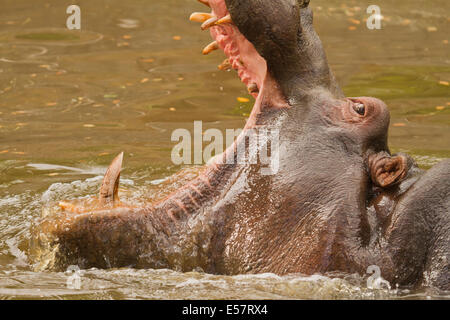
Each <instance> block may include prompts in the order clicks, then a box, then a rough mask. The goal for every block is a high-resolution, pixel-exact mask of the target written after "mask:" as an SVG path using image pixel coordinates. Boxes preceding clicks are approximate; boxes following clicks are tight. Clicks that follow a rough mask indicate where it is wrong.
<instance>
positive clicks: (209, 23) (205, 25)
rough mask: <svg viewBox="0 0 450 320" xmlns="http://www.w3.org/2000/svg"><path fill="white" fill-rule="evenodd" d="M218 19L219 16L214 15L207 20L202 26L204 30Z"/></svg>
mask: <svg viewBox="0 0 450 320" xmlns="http://www.w3.org/2000/svg"><path fill="white" fill-rule="evenodd" d="M217 20H219V18H217V17H216V16H213V17H212V18H211V19H208V20H206V21H205V22H203V24H202V26H201V28H202V30H206V29H209V28H211V27H212V26H214V25H215V24H216V22H217Z"/></svg>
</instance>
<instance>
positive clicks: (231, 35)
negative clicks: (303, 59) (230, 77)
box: [189, 0, 267, 98]
mask: <svg viewBox="0 0 450 320" xmlns="http://www.w3.org/2000/svg"><path fill="white" fill-rule="evenodd" d="M199 1H200V2H201V3H203V4H204V5H206V6H208V7H210V8H211V10H212V11H211V12H210V13H208V12H194V13H192V14H191V15H190V17H189V20H191V21H194V22H199V23H201V29H202V30H208V29H209V30H210V32H211V36H212V37H213V39H214V40H215V41H213V42H211V43H210V44H208V45H207V46H206V47H205V48H204V49H203V50H202V53H203V54H204V55H207V54H210V53H211V52H213V51H215V50H217V49H222V50H223V51H224V53H225V55H226V56H227V59H225V60H224V61H223V62H222V63H221V64H220V65H218V69H219V70H224V71H229V70H231V69H234V70H236V71H237V73H238V76H239V78H240V80H241V81H242V82H243V83H244V84H245V85H246V87H247V90H248V92H249V94H251V95H252V96H253V97H254V98H257V97H258V95H259V93H260V90H261V88H262V85H263V81H264V79H265V75H266V71H267V70H266V62H265V60H264V59H263V58H262V57H261V56H260V55H259V54H258V53H257V52H256V50H255V49H254V47H253V45H252V44H251V43H250V42H249V41H248V40H247V39H246V38H245V37H244V36H243V35H242V34H241V33H240V32H239V29H238V28H237V26H236V25H235V24H234V23H233V20H232V17H231V14H230V13H229V12H228V10H227V8H226V4H225V1H223V0H214V1H213V0H199Z"/></svg>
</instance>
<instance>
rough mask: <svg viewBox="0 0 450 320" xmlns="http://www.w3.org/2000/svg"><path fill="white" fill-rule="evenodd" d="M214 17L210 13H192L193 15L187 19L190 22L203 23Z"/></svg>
mask: <svg viewBox="0 0 450 320" xmlns="http://www.w3.org/2000/svg"><path fill="white" fill-rule="evenodd" d="M213 17H214V16H213V15H212V14H211V13H206V12H194V13H193V14H191V16H190V17H189V20H190V21H195V22H201V23H203V22H205V21H206V20H208V19H211V18H213Z"/></svg>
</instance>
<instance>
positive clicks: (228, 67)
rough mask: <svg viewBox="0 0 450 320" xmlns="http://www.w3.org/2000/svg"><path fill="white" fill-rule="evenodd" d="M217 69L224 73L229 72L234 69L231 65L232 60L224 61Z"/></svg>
mask: <svg viewBox="0 0 450 320" xmlns="http://www.w3.org/2000/svg"><path fill="white" fill-rule="evenodd" d="M217 68H219V70H222V71H229V70H231V69H232V66H231V63H230V59H228V58H226V59H225V60H223V62H222V63H221V64H220V65H219V66H217Z"/></svg>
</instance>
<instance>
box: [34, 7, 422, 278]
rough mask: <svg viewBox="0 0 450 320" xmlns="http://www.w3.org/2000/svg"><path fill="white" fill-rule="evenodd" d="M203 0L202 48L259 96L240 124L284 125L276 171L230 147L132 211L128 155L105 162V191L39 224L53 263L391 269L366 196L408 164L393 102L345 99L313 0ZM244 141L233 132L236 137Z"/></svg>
mask: <svg viewBox="0 0 450 320" xmlns="http://www.w3.org/2000/svg"><path fill="white" fill-rule="evenodd" d="M200 2H202V3H203V4H206V5H208V6H209V7H210V8H211V9H212V12H211V13H194V14H192V15H191V20H193V21H197V22H201V23H202V29H204V30H207V29H208V30H210V32H211V35H212V37H213V39H214V42H212V43H211V44H209V45H208V46H206V47H205V49H204V50H203V53H204V54H208V53H210V52H212V51H213V50H215V49H219V48H221V49H222V50H223V51H224V52H225V54H226V56H227V59H226V60H225V61H224V63H222V64H221V65H220V66H219V68H220V69H231V68H233V69H235V70H236V71H237V73H238V76H239V77H240V79H241V80H242V82H243V83H244V84H245V85H246V86H247V88H248V90H249V93H250V94H252V95H253V96H254V97H255V99H256V102H255V105H254V107H253V110H252V112H251V115H250V117H249V119H248V121H247V124H246V126H245V128H244V132H246V130H249V129H255V130H258V128H261V127H263V128H268V129H269V130H277V131H279V148H276V150H273V153H276V154H277V155H278V156H279V166H278V167H279V170H278V172H277V173H276V174H273V175H262V174H260V171H259V170H258V166H259V165H260V164H256V165H254V164H248V163H245V164H241V163H238V164H237V163H232V164H230V163H228V162H224V161H223V160H224V159H228V153H229V152H230V149H231V148H230V149H228V150H227V151H226V152H225V153H224V154H223V157H221V156H217V157H216V158H215V160H214V161H212V162H210V163H209V164H208V165H207V166H205V168H204V171H202V173H201V174H200V175H199V177H198V178H197V179H194V180H193V181H191V182H190V183H189V184H187V185H185V186H184V187H183V188H180V189H179V190H177V191H176V192H174V193H173V194H171V195H170V196H169V197H167V198H166V199H163V200H162V201H160V202H158V203H154V204H151V205H149V206H145V207H141V208H137V207H133V206H132V205H131V206H127V205H125V204H121V203H119V202H118V201H117V188H118V179H119V176H120V169H121V163H122V154H121V155H119V156H118V157H117V158H116V159H115V160H114V161H113V163H112V165H111V167H110V168H109V170H108V171H107V173H106V176H105V179H104V182H103V185H102V186H101V190H100V201H98V199H95V201H94V205H91V204H90V203H88V204H87V205H84V206H81V208H80V207H77V206H73V205H72V204H70V203H63V204H62V205H61V207H62V209H63V210H65V212H64V214H63V215H62V217H61V216H58V217H56V222H55V219H54V218H53V217H52V218H51V219H49V220H47V221H44V223H43V224H42V225H41V227H40V230H41V232H40V234H41V235H50V236H49V237H48V239H49V240H47V236H46V237H44V238H42V237H41V238H39V239H38V240H39V241H41V240H42V239H43V240H42V241H44V242H47V243H50V245H51V246H50V247H51V248H53V247H55V246H57V249H55V250H53V249H52V251H51V252H52V254H53V255H54V256H55V257H56V258H55V259H54V261H55V262H54V265H55V266H56V267H58V268H62V267H64V266H67V265H68V264H78V265H80V266H82V267H103V268H106V267H121V266H134V267H156V268H163V267H165V268H177V269H180V270H193V269H194V268H196V267H201V268H202V269H203V270H205V271H207V272H212V273H224V274H236V273H242V272H275V273H278V274H286V273H290V272H302V273H307V274H312V273H314V272H326V271H334V270H339V271H344V272H347V271H348V272H360V273H361V270H364V272H365V269H366V268H367V266H368V265H371V264H375V263H378V262H380V261H381V262H382V263H385V262H386V263H385V264H384V266H385V267H384V268H387V269H388V270H395V268H394V267H393V266H392V264H393V263H395V262H392V261H394V259H391V256H387V258H386V255H385V252H387V251H389V250H391V249H389V250H380V249H379V246H378V245H377V244H379V243H381V242H383V241H384V239H387V238H388V237H389V232H390V230H391V229H392V228H391V229H389V228H387V227H386V228H385V229H384V231H386V232H385V233H383V234H380V233H379V232H378V231H377V230H378V229H379V226H380V225H381V223H380V222H379V218H378V217H377V214H378V213H377V212H375V211H376V210H375V211H374V210H372V207H373V205H372V203H373V201H374V199H375V198H377V197H378V195H379V194H381V193H382V192H384V191H385V190H387V191H389V189H396V188H400V187H399V185H401V184H402V182H403V181H404V180H405V178H406V177H407V176H408V175H409V169H410V167H411V166H412V161H411V160H410V158H408V157H407V156H405V155H396V156H395V155H394V156H393V155H391V154H390V152H389V149H388V145H387V136H388V135H387V132H388V126H389V112H388V110H387V107H386V105H385V104H384V103H383V102H382V101H380V100H378V99H375V98H368V97H360V98H346V97H345V96H344V94H343V93H342V91H341V90H340V88H339V86H338V85H337V83H336V81H335V78H334V76H333V74H332V72H331V70H330V68H329V66H328V62H327V59H326V56H325V52H324V50H323V48H322V45H321V42H320V40H319V38H318V36H317V34H316V33H315V31H314V28H313V25H312V23H313V19H312V12H311V10H310V9H309V8H308V3H309V1H300V0H278V1H272V0H200ZM242 144H246V142H245V140H242V139H240V138H238V139H237V141H236V143H235V144H234V145H233V147H236V146H238V148H239V146H241V145H242ZM233 151H234V150H233ZM387 191H386V192H387ZM378 199H380V198H378ZM382 200H383V199H382ZM383 201H384V200H383ZM387 203H390V204H392V207H389V208H388V209H386V210H385V211H386V212H388V211H389V213H392V212H393V209H392V208H394V207H395V203H394V201H391V202H389V201H387ZM385 208H387V207H386V206H385ZM401 218H403V216H402V217H401ZM405 219H408V217H406V218H405ZM400 220H401V219H392V221H393V224H395V223H396V221H400ZM402 223H403V225H405V226H409V225H411V223H410V221H407V222H402ZM374 230H375V231H374ZM405 230H406V231H402V232H398V231H397V233H396V234H395V235H394V236H393V237H394V240H393V241H392V242H391V243H393V245H392V250H391V251H392V252H394V255H395V254H398V253H399V252H400V253H401V254H402V257H401V259H397V261H400V262H399V264H403V263H404V266H405V268H407V267H408V261H410V260H411V259H413V258H411V259H410V260H408V259H405V257H406V256H407V255H406V254H403V253H404V251H402V250H403V249H401V250H398V248H399V245H400V243H401V241H403V240H404V239H406V241H407V240H408V239H409V233H408V232H410V230H413V228H406V229H405ZM413 231H414V230H413ZM395 237H397V238H395ZM380 238H382V239H380ZM415 239H416V240H417V243H420V241H422V239H421V238H420V237H417V236H416V237H415ZM381 240H383V241H381ZM404 243H405V242H403V244H404ZM371 245H373V246H371ZM408 246H412V247H414V248H413V249H414V250H415V248H416V247H417V245H413V243H412V244H411V245H410V244H409V243H406V244H405V245H404V246H403V247H405V248H408ZM422 247H423V246H422ZM411 252H413V251H412V249H411V250H410V251H408V254H410V253H411ZM411 256H413V255H412V254H411ZM381 262H380V263H381ZM402 268H403V265H402ZM415 272H416V271H415ZM404 274H405V277H410V275H411V272H409V273H408V272H405V273H404ZM413 276H416V274H414V275H413ZM393 277H394V275H393V274H391V279H392V278H393ZM405 279H406V280H405V281H409V278H408V279H407V278H405Z"/></svg>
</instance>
